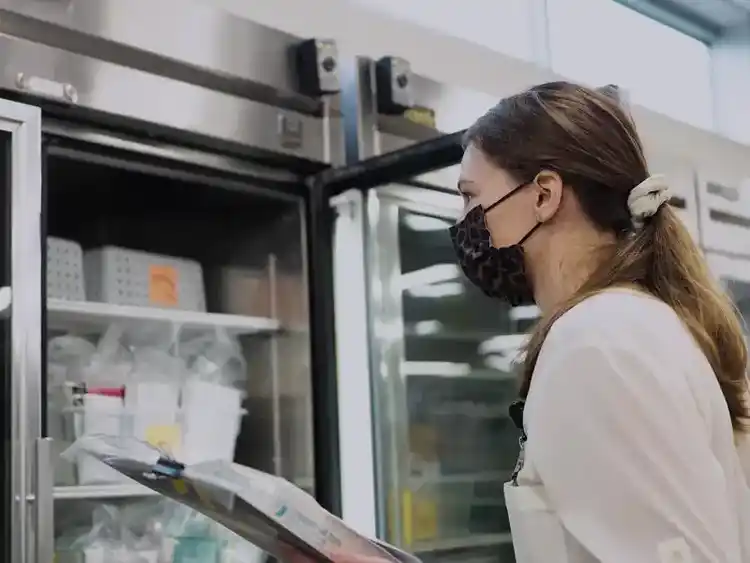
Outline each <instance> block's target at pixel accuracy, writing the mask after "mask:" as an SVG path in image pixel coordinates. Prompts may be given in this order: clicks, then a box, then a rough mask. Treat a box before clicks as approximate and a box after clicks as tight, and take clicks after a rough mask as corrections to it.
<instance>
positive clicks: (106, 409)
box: [70, 324, 133, 484]
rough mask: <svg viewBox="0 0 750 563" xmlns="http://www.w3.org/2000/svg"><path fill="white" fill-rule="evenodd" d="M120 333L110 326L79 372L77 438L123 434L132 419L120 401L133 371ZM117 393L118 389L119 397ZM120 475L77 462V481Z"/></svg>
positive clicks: (103, 480) (97, 480)
mask: <svg viewBox="0 0 750 563" xmlns="http://www.w3.org/2000/svg"><path fill="white" fill-rule="evenodd" d="M122 334H123V330H122V327H121V326H119V325H116V324H115V325H111V326H110V327H109V328H108V329H107V331H106V332H105V333H104V335H103V336H102V337H101V339H100V340H99V343H98V345H97V348H96V352H95V353H94V354H93V355H92V357H91V361H90V362H89V364H88V365H87V366H85V367H83V369H81V373H80V378H79V381H78V383H80V384H81V385H82V388H81V389H82V391H83V394H82V396H80V397H76V398H74V400H73V404H72V406H71V408H70V411H71V412H72V413H73V417H74V433H75V436H76V438H80V437H81V436H86V435H89V434H105V435H112V436H118V435H124V434H128V433H129V428H128V427H129V426H130V425H131V422H132V421H131V420H130V419H129V417H127V416H126V411H125V405H124V402H123V394H124V385H125V382H126V381H127V379H128V376H129V375H130V373H131V372H132V370H133V357H132V354H131V352H130V351H129V350H128V349H127V348H126V347H124V346H123V345H122V342H121V338H122ZM118 390H120V392H119V394H118V392H117V391H118ZM123 481H124V480H123V478H122V476H121V475H119V474H117V472H114V471H112V470H111V469H110V468H108V467H107V466H105V465H103V464H101V463H99V462H97V461H96V460H94V459H91V458H89V457H84V458H82V459H80V460H78V482H79V483H80V484H90V483H117V482H123Z"/></svg>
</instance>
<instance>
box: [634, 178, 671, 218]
mask: <svg viewBox="0 0 750 563" xmlns="http://www.w3.org/2000/svg"><path fill="white" fill-rule="evenodd" d="M671 197H672V196H671V194H670V193H669V185H668V184H667V179H666V177H665V176H663V175H662V174H654V175H652V176H649V177H648V178H646V179H645V180H643V182H641V183H640V184H638V185H637V186H636V187H634V188H633V189H632V190H630V194H629V195H628V209H629V210H630V216H631V217H632V218H633V226H635V227H636V228H640V227H642V226H643V223H644V220H645V219H647V218H649V217H652V216H653V215H655V214H656V212H657V211H658V210H659V208H660V207H661V206H662V205H664V204H665V203H667V202H668V201H669V200H670V199H671Z"/></svg>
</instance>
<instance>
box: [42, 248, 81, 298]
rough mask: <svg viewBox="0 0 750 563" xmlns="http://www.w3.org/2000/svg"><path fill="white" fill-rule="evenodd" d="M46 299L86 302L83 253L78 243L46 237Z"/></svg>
mask: <svg viewBox="0 0 750 563" xmlns="http://www.w3.org/2000/svg"><path fill="white" fill-rule="evenodd" d="M47 297H50V298H52V299H66V300H68V301H85V300H86V291H85V287H84V275H83V251H82V250H81V245H79V244H78V243H76V242H73V241H70V240H65V239H61V238H55V237H47Z"/></svg>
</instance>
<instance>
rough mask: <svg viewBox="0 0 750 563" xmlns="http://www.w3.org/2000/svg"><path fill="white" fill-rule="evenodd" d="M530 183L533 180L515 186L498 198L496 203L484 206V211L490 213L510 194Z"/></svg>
mask: <svg viewBox="0 0 750 563" xmlns="http://www.w3.org/2000/svg"><path fill="white" fill-rule="evenodd" d="M530 184H533V182H524V183H523V184H518V185H517V186H516V187H515V188H513V189H512V190H510V191H509V192H508V193H507V194H505V195H504V196H503V197H501V198H500V199H498V200H497V201H496V202H495V203H491V204H490V205H488V206H487V207H485V208H483V211H484V213H485V214H487V213H489V212H490V211H492V210H493V209H494V208H495V207H497V206H498V205H500V204H501V203H502V202H504V201H505V200H506V199H508V198H509V197H510V196H512V195H514V194H516V193H518V192H519V191H520V190H521V188H525V187H526V186H528V185H530Z"/></svg>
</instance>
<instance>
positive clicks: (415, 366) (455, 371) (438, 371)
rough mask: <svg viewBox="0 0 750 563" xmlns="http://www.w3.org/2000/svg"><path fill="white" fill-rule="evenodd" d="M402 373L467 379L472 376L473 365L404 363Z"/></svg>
mask: <svg viewBox="0 0 750 563" xmlns="http://www.w3.org/2000/svg"><path fill="white" fill-rule="evenodd" d="M401 373H402V374H403V375H405V376H408V375H428V376H436V377H466V376H467V375H470V374H471V365H470V364H466V363H458V362H403V363H402V364H401Z"/></svg>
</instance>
